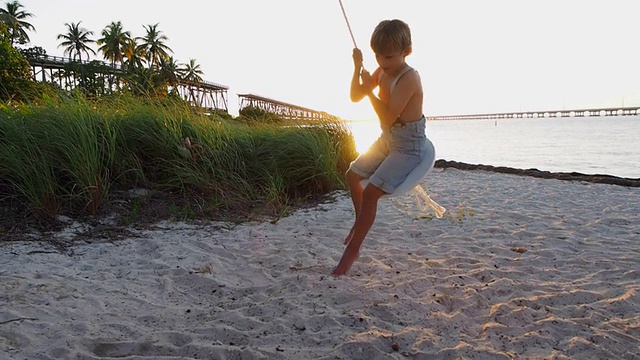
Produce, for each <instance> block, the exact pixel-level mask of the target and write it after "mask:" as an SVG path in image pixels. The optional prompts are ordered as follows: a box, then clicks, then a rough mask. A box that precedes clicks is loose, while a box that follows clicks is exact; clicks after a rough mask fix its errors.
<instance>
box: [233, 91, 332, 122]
mask: <svg viewBox="0 0 640 360" xmlns="http://www.w3.org/2000/svg"><path fill="white" fill-rule="evenodd" d="M238 100H239V101H240V107H239V109H240V110H242V109H244V108H246V107H255V108H258V109H260V110H263V111H265V112H269V113H272V114H277V115H280V116H281V117H283V118H285V119H289V120H337V119H338V117H336V116H334V115H331V114H328V113H326V112H324V111H318V110H312V109H308V108H305V107H302V106H298V105H293V104H289V103H286V102H282V101H278V100H273V99H269V98H266V97H262V96H258V95H253V94H238Z"/></svg>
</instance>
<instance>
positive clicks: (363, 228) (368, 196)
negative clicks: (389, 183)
mask: <svg viewBox="0 0 640 360" xmlns="http://www.w3.org/2000/svg"><path fill="white" fill-rule="evenodd" d="M384 194H385V192H384V191H382V190H380V189H378V188H377V187H375V186H373V185H371V184H369V185H367V187H366V188H365V189H364V191H363V193H362V203H361V206H360V211H359V215H358V217H357V218H356V223H355V226H354V228H353V236H352V237H351V241H349V244H348V245H347V247H346V248H345V249H344V253H343V254H342V258H341V259H340V262H339V263H338V266H336V268H335V270H333V273H332V274H333V275H336V276H339V275H344V274H346V273H347V271H349V269H351V265H353V263H354V262H355V261H356V260H357V259H358V255H359V253H360V246H361V245H362V242H363V241H364V238H365V236H367V233H368V232H369V229H371V226H372V225H373V222H374V220H375V219H376V213H377V211H378V200H380V197H381V196H382V195H384Z"/></svg>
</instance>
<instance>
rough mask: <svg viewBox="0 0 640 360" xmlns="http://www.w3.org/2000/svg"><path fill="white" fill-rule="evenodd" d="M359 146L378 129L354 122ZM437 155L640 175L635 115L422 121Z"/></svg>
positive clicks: (490, 162) (638, 120)
mask: <svg viewBox="0 0 640 360" xmlns="http://www.w3.org/2000/svg"><path fill="white" fill-rule="evenodd" d="M351 128H352V130H353V133H354V137H355V138H356V143H357V146H358V149H359V150H363V149H366V146H368V145H369V144H370V143H371V142H372V141H373V140H375V138H376V137H377V136H378V134H379V131H380V130H379V128H378V126H377V123H375V122H354V123H352V124H351ZM427 135H428V136H429V138H430V139H431V141H433V143H434V145H435V147H436V158H438V159H445V160H455V161H460V162H465V163H469V164H485V165H493V166H508V167H513V168H519V169H529V168H536V169H538V170H547V171H553V172H574V171H575V172H580V173H584V174H609V175H614V176H620V177H628V178H640V117H639V116H610V117H599V116H592V117H584V118H541V119H508V120H504V119H503V120H497V121H496V120H440V121H429V122H428V123H427Z"/></svg>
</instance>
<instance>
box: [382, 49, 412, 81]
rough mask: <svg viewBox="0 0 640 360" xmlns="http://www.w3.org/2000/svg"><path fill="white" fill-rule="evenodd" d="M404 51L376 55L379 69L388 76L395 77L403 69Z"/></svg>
mask: <svg viewBox="0 0 640 360" xmlns="http://www.w3.org/2000/svg"><path fill="white" fill-rule="evenodd" d="M405 56H406V55H405V51H403V50H393V51H388V52H386V53H381V54H378V53H376V61H377V62H378V65H380V68H381V69H382V70H383V71H384V72H385V73H387V74H389V75H395V74H396V73H398V72H399V71H400V70H402V68H404V65H405V62H404V59H405Z"/></svg>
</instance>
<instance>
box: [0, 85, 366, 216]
mask: <svg viewBox="0 0 640 360" xmlns="http://www.w3.org/2000/svg"><path fill="white" fill-rule="evenodd" d="M355 156H356V152H355V146H354V143H353V138H352V136H351V134H350V133H349V130H348V129H347V128H346V127H345V126H344V125H342V124H340V123H337V122H323V123H317V122H315V123H313V124H311V123H292V122H287V121H283V122H279V123H269V124H264V123H261V122H259V121H254V122H243V121H235V120H233V119H228V118H223V117H221V116H217V115H205V114H202V113H199V112H197V111H196V110H195V109H194V108H192V107H191V106H189V105H188V104H185V103H184V102H181V101H171V100H166V99H165V100H151V99H139V98H132V97H128V96H117V97H110V98H101V99H99V100H97V101H88V100H86V99H84V98H82V97H67V98H62V97H59V98H48V99H45V100H44V101H40V102H38V103H37V104H36V103H34V104H28V105H8V104H1V103H0V159H1V160H0V198H1V199H2V200H4V201H5V202H7V201H10V202H13V203H16V202H18V203H20V204H22V205H23V208H24V209H25V211H26V212H28V213H29V214H31V215H33V216H35V217H39V218H54V217H55V216H57V215H59V214H61V213H64V214H70V215H74V216H78V215H96V214H99V213H101V211H104V210H105V209H108V208H109V204H110V202H111V201H112V200H114V198H117V194H122V193H123V192H125V191H127V190H130V189H133V188H145V189H149V190H152V191H153V192H154V193H156V194H158V193H159V194H163V195H165V196H166V197H167V198H169V199H173V200H172V201H175V202H176V203H179V204H180V206H183V207H189V209H188V210H189V213H192V214H196V216H198V215H201V216H209V217H212V216H213V217H220V218H222V217H235V218H237V217H247V216H252V215H253V214H256V213H265V212H267V213H268V214H271V215H277V216H279V215H281V213H282V212H284V211H286V210H287V209H289V208H290V207H291V206H293V205H295V204H298V203H299V202H300V201H308V200H310V199H314V198H317V197H318V196H320V195H323V194H326V193H329V192H331V191H334V190H336V189H342V188H344V183H343V173H344V171H345V170H346V168H347V166H348V164H349V162H350V161H351V160H352V159H353V158H354V157H355ZM171 205H172V206H173V207H174V208H175V206H176V204H171Z"/></svg>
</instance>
